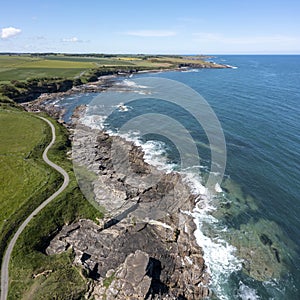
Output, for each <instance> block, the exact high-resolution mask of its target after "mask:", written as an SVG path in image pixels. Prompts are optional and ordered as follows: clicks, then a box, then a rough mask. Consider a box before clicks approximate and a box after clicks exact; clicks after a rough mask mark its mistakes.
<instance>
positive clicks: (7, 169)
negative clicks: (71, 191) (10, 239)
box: [0, 110, 50, 232]
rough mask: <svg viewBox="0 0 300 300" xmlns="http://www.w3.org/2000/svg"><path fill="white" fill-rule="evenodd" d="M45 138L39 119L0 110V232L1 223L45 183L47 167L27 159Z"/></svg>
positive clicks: (44, 131) (46, 180) (43, 127)
mask: <svg viewBox="0 0 300 300" xmlns="http://www.w3.org/2000/svg"><path fill="white" fill-rule="evenodd" d="M46 138H47V128H46V124H45V122H43V121H42V120H39V119H37V118H34V117H32V116H30V115H29V114H25V113H23V112H20V111H17V110H15V111H13V110H0V141H1V142H0V232H1V230H2V227H3V224H4V222H8V220H9V218H10V217H11V215H12V214H13V213H14V212H15V211H16V210H18V209H19V208H20V207H22V205H24V204H25V203H26V202H27V201H28V200H29V199H30V198H31V197H32V196H34V195H35V194H38V193H39V190H42V189H43V188H44V187H45V186H46V185H47V184H48V181H49V176H50V174H49V170H48V168H47V167H46V166H44V165H43V164H40V163H39V161H36V160H35V159H32V158H30V154H31V152H32V151H33V149H34V148H35V147H36V146H37V145H40V144H43V143H44V141H45V140H46Z"/></svg>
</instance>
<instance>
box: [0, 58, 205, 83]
mask: <svg viewBox="0 0 300 300" xmlns="http://www.w3.org/2000/svg"><path fill="white" fill-rule="evenodd" d="M201 59H202V57H180V56H178V57H169V56H153V57H151V56H150V57H146V56H144V57H140V56H132V55H128V56H112V57H91V56H77V55H76V56H70V55H68V56H66V55H43V56H42V55H40V56H31V55H0V83H1V82H2V83H7V82H9V81H11V80H20V81H24V80H28V79H30V78H41V77H60V78H73V77H76V76H79V75H80V74H81V73H82V72H84V71H87V70H90V69H95V68H96V69H97V68H102V67H144V68H150V69H156V68H157V69H159V68H169V67H173V66H175V65H176V64H179V63H201V62H202V61H201Z"/></svg>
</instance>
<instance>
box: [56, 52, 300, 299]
mask: <svg viewBox="0 0 300 300" xmlns="http://www.w3.org/2000/svg"><path fill="white" fill-rule="evenodd" d="M209 60H210V61H213V62H216V63H221V64H226V65H230V66H232V68H228V69H186V70H184V71H167V72H156V73H144V74H136V75H131V76H129V77H118V78H117V79H116V84H115V86H114V89H113V90H112V91H107V92H105V93H106V95H107V97H108V98H109V97H110V95H111V99H113V98H115V97H118V94H119V95H120V94H121V93H124V92H125V93H126V89H125V90H124V86H125V87H126V86H127V87H128V88H129V89H132V88H133V89H134V88H135V87H138V86H137V85H136V82H135V80H141V79H143V80H147V78H152V79H153V78H155V79H168V80H170V81H174V82H179V83H180V84H183V85H185V86H187V87H188V88H191V89H193V90H194V91H195V92H197V94H199V95H201V97H202V99H205V101H206V103H207V104H208V105H209V107H210V108H212V110H213V112H214V114H215V116H216V117H217V119H218V121H219V123H220V126H221V128H222V132H223V134H224V138H225V145H226V168H225V170H224V176H223V180H222V182H221V183H220V187H219V186H218V188H217V189H216V190H217V193H216V194H207V193H205V189H203V187H204V186H205V180H207V178H208V176H209V174H210V169H211V167H212V164H211V162H212V157H211V153H212V152H211V149H210V139H209V138H208V137H207V136H206V131H205V130H203V128H201V126H198V127H197V126H196V125H195V124H194V123H195V118H192V117H187V118H184V117H182V116H183V115H184V114H185V113H186V114H189V113H190V112H188V111H186V110H182V109H181V108H178V107H176V106H174V105H173V106H172V105H171V107H168V106H169V105H168V103H167V102H166V101H160V99H155V94H154V95H148V96H147V94H146V95H145V93H144V95H143V101H138V97H139V93H138V92H141V88H142V89H143V88H145V87H139V89H137V93H136V96H135V97H134V100H132V101H129V102H128V103H125V102H124V101H123V102H120V103H119V104H118V105H115V102H116V101H115V100H114V101H112V103H114V104H113V105H112V106H114V107H115V109H116V111H115V112H113V113H112V114H110V115H109V116H106V118H105V116H104V118H101V122H102V126H104V127H105V129H106V130H108V131H110V132H114V133H117V134H118V130H119V128H120V127H122V125H124V124H125V123H126V122H127V121H128V120H131V119H132V118H134V117H136V116H138V115H141V114H146V113H148V114H150V113H152V114H158V113H162V114H164V115H168V116H169V117H170V118H172V119H175V120H177V121H179V122H181V125H182V126H183V127H184V128H185V129H186V130H187V131H188V132H189V133H190V134H191V135H190V137H191V138H192V139H193V141H194V143H195V145H196V148H197V150H198V153H199V156H200V157H201V160H200V163H199V165H197V166H196V165H195V170H197V171H196V173H197V174H196V173H195V170H193V171H191V172H190V174H188V173H189V171H187V169H185V170H183V169H181V164H180V153H179V152H180V151H178V149H177V148H176V144H174V143H173V142H172V141H171V140H170V139H168V138H165V137H164V136H163V132H160V133H159V134H147V135H143V136H142V135H141V133H140V131H139V130H136V131H135V132H134V134H133V133H132V134H131V136H130V132H128V133H127V135H124V132H123V133H122V134H123V136H126V137H127V138H129V137H130V138H131V139H132V140H135V141H136V143H137V144H139V145H141V146H142V147H143V149H144V151H145V159H146V160H147V162H149V163H152V164H154V165H156V166H157V167H160V168H162V169H165V170H169V171H170V170H173V171H174V172H182V173H184V174H185V176H186V178H187V182H188V183H189V184H190V186H191V190H192V191H193V192H194V193H196V194H197V193H198V194H199V195H200V196H199V199H198V200H199V202H198V204H197V205H196V207H195V210H194V212H193V216H194V220H195V223H196V225H197V230H196V232H195V238H196V239H197V242H198V243H199V245H200V246H201V247H202V249H203V251H204V259H205V262H206V264H207V266H208V271H209V272H210V274H211V281H210V288H211V290H212V292H213V296H212V299H224V300H227V299H228V300H232V299H243V300H252V299H253V300H254V299H278V300H279V299H280V300H282V299H287V300H293V299H295V300H296V299H300V255H299V253H300V252H299V250H300V192H299V189H300V56H298V55H216V56H213V57H211V58H209ZM121 87H122V88H121ZM118 89H120V90H118ZM110 93H111V94H110ZM141 94H142V93H141ZM175 95H176V91H175ZM178 95H179V96H180V93H179V94H178ZM96 96H97V95H95V94H93V93H89V94H78V95H71V96H66V97H63V98H59V99H55V101H54V100H51V101H52V103H54V104H55V105H58V106H61V107H64V108H65V109H66V114H65V121H66V122H69V121H70V116H71V114H72V113H73V111H74V108H75V107H76V106H77V105H81V104H86V105H87V106H88V107H89V106H90V105H92V104H91V103H93V101H94V99H95V97H96ZM106 99H107V98H106ZM145 99H146V100H147V101H145ZM197 99H198V98H197ZM197 99H196V100H192V101H199V99H198V100H197ZM194 104H195V103H194ZM170 109H171V113H170ZM102 117H103V116H102ZM89 120H90V119H89ZM103 120H105V121H103ZM164 122H167V119H164V118H162V119H161V120H160V121H159V125H160V126H161V128H163V127H164V126H167V123H166V124H164ZM198 125H199V124H198ZM145 126H146V125H145ZM120 134H121V133H120ZM178 135H180V131H179V132H178ZM191 169H192V168H191Z"/></svg>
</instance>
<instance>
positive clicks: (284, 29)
mask: <svg viewBox="0 0 300 300" xmlns="http://www.w3.org/2000/svg"><path fill="white" fill-rule="evenodd" d="M299 14H300V1H299V0H281V1H279V0H226V1H225V0H206V1H203V0H193V1H191V0H181V1H178V0H173V1H170V0H159V1H157V0H150V1H149V0H139V1H136V0H127V1H124V0H123V1H119V0H115V1H114V0H105V1H103V0H98V1H97V0H86V1H76V0H73V1H70V0H59V1H58V0H26V1H24V0H18V1H14V0H9V1H8V0H3V1H2V3H1V5H0V52H60V53H62V52H64V53H91V52H93V53H133V54H136V53H147V54H300V17H299Z"/></svg>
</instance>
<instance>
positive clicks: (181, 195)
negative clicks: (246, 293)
mask: <svg viewBox="0 0 300 300" xmlns="http://www.w3.org/2000/svg"><path fill="white" fill-rule="evenodd" d="M115 154H118V156H116V155H115ZM73 161H74V168H75V173H76V175H77V179H78V181H79V184H80V185H81V189H82V190H83V191H84V193H85V195H86V196H87V197H88V198H90V199H89V200H90V201H92V202H93V203H94V204H97V205H98V206H99V207H100V208H102V209H104V210H105V211H106V214H105V218H104V219H103V220H102V221H101V224H95V223H94V222H92V221H90V220H80V221H79V222H77V223H74V224H71V225H68V226H65V227H64V228H63V229H62V230H61V232H60V233H59V234H58V235H57V236H56V237H55V238H54V239H53V240H52V241H51V243H50V245H49V247H48V248H47V250H46V252H47V253H48V254H49V255H51V254H55V253H61V252H63V251H66V250H67V249H68V248H70V247H71V248H72V249H73V251H74V254H75V263H76V264H78V265H81V266H83V267H84V268H85V269H86V270H87V273H88V276H89V277H90V278H93V279H94V290H93V296H94V298H95V299H120V300H121V299H122V300H123V299H188V300H189V299H204V298H205V297H207V296H208V295H209V294H210V291H209V289H208V287H207V285H208V282H209V275H208V273H207V271H206V266H205V262H204V260H203V257H202V254H203V253H202V250H201V248H200V247H199V246H198V245H197V243H196V241H195V237H194V231H195V230H196V226H195V224H194V221H193V218H192V216H191V211H192V209H193V207H194V205H195V197H194V196H193V195H191V193H190V191H189V188H188V187H187V186H186V184H185V183H184V182H183V179H182V178H181V176H180V175H179V174H176V173H170V174H165V173H163V172H161V171H159V170H157V169H155V168H154V167H153V166H151V165H149V164H147V163H145V162H144V160H143V152H142V149H141V148H140V147H137V146H135V145H133V144H132V143H131V142H127V141H125V140H124V139H122V138H120V137H116V136H109V135H108V134H106V133H104V132H101V131H97V130H91V129H89V128H86V127H84V126H77V128H76V130H75V131H74V146H73Z"/></svg>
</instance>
